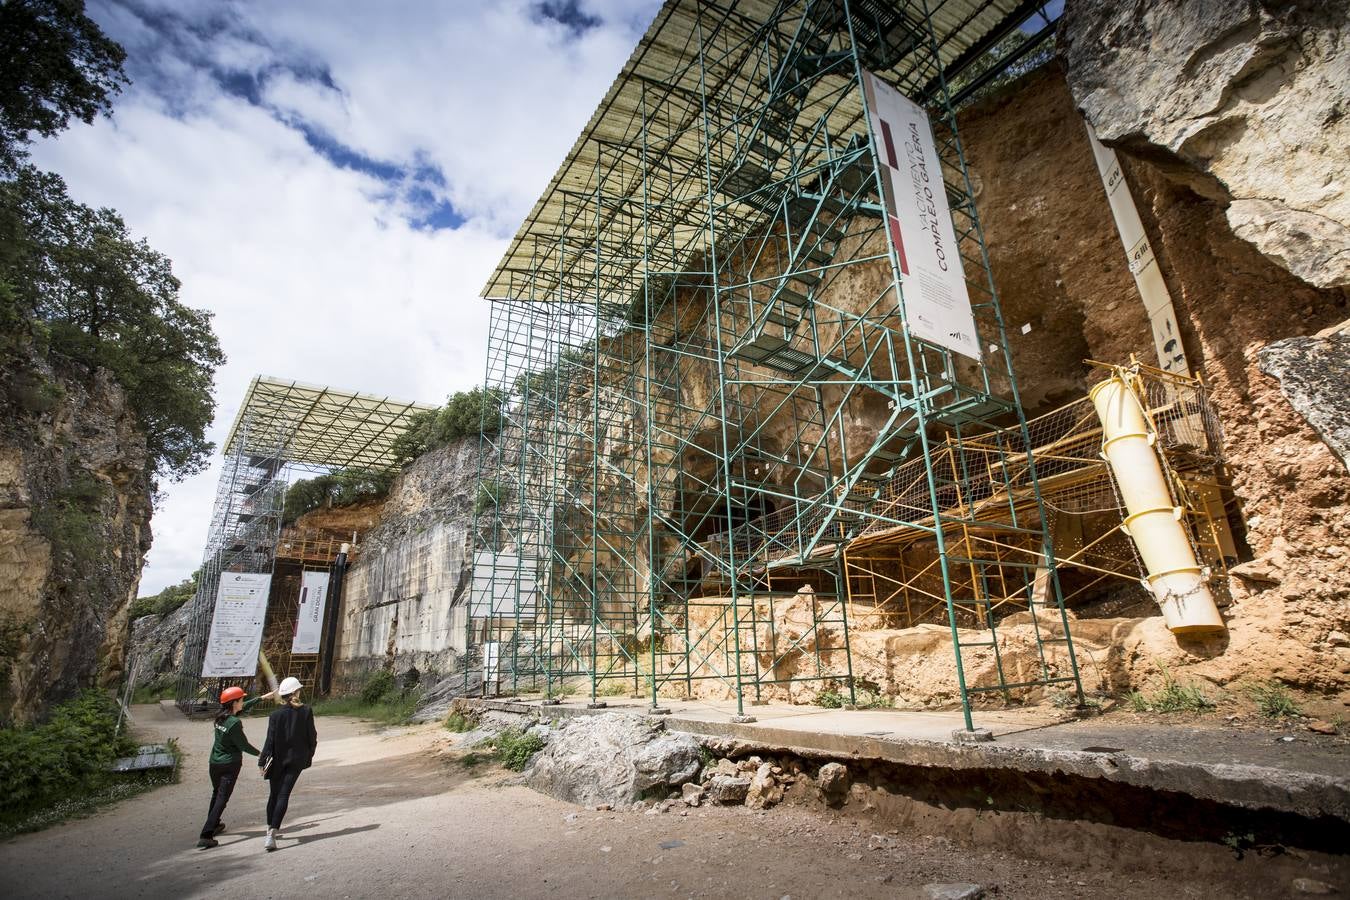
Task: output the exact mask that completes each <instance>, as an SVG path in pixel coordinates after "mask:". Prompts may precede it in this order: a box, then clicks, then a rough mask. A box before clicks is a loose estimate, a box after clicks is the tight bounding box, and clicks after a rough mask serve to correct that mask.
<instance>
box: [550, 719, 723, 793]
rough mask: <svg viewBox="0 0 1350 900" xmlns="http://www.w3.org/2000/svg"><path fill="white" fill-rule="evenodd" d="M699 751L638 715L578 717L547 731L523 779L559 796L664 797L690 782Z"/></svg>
mask: <svg viewBox="0 0 1350 900" xmlns="http://www.w3.org/2000/svg"><path fill="white" fill-rule="evenodd" d="M699 752H700V748H699V743H698V741H697V740H695V739H694V737H693V736H691V735H688V734H683V733H678V732H667V731H665V730H664V729H663V728H662V727H661V726H660V725H659V724H652V723H651V722H650V721H649V720H647V719H646V718H643V717H641V716H632V715H623V714H621V713H611V714H607V715H599V716H581V717H577V718H575V719H569V720H567V721H566V722H564V723H563V724H562V726H561V727H559V728H557V729H556V730H555V731H554V732H553V734H552V737H551V738H550V740H549V743H548V747H547V748H546V749H545V750H544V751H543V752H542V753H541V754H540V755H539V757H538V758H537V759H536V760H535V762H534V765H533V766H531V767H530V770H529V771H528V772H526V780H527V781H528V782H529V784H530V786H531V787H533V788H535V789H536V790H540V791H543V792H544V793H546V794H552V795H553V796H555V797H557V798H559V799H561V800H567V801H569V802H572V803H580V804H586V805H595V804H597V803H609V804H612V805H613V806H615V807H621V806H627V805H631V804H633V803H636V802H637V801H638V800H642V799H646V798H645V797H644V795H645V794H648V793H649V792H655V793H656V794H658V795H659V799H664V798H665V796H666V794H667V793H668V792H670V791H671V790H679V789H680V786H681V785H683V784H684V783H685V782H688V781H692V780H693V779H694V778H695V777H696V776H697V775H698V770H699V767H700V755H699ZM745 783H746V787H747V788H748V787H749V781H748V780H746V782H745ZM710 791H711V788H710ZM741 796H742V798H744V796H745V795H744V793H742V795H741Z"/></svg>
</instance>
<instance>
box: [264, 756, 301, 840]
mask: <svg viewBox="0 0 1350 900" xmlns="http://www.w3.org/2000/svg"><path fill="white" fill-rule="evenodd" d="M300 772H301V770H300V769H282V770H281V771H280V772H273V773H272V777H270V778H269V779H268V780H267V784H268V787H269V788H270V792H269V793H268V795H267V827H268V828H280V827H281V820H282V819H284V818H286V807H287V806H288V805H289V804H290V802H291V789H292V788H294V787H295V782H296V781H298V780H299V778H300Z"/></svg>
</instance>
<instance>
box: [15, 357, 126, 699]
mask: <svg viewBox="0 0 1350 900" xmlns="http://www.w3.org/2000/svg"><path fill="white" fill-rule="evenodd" d="M0 376H3V377H0V719H7V718H8V719H14V720H18V721H27V720H31V719H33V718H35V717H37V716H40V715H41V714H42V713H43V711H44V710H45V709H46V708H47V707H48V706H49V705H50V704H52V703H55V702H58V701H60V700H62V699H65V698H67V697H69V696H71V695H72V694H74V693H75V692H76V691H78V690H79V689H81V688H84V687H91V686H93V685H95V684H115V683H116V681H117V679H118V677H119V676H120V674H121V671H122V667H123V654H124V650H125V646H126V641H127V634H128V622H127V609H128V607H129V606H130V604H131V601H132V600H133V599H134V598H135V596H136V588H137V585H138V584H139V582H140V575H141V565H142V561H143V559H144V557H145V553H146V551H147V550H148V549H149V547H150V511H151V503H150V495H151V485H150V479H149V475H148V473H147V469H146V461H147V457H146V448H145V439H144V437H143V435H142V434H141V433H140V431H139V430H138V428H137V423H136V418H135V415H134V414H133V413H132V412H131V410H130V408H129V406H128V403H127V398H126V395H125V394H124V393H123V392H122V390H121V388H120V387H118V386H117V384H116V383H115V382H113V380H112V379H111V378H110V377H109V376H108V375H107V373H106V372H102V371H99V372H97V373H94V374H92V375H88V376H86V375H82V374H76V373H65V372H57V371H54V370H52V369H51V368H49V367H48V366H46V365H45V364H43V363H41V362H38V361H33V360H30V361H28V363H27V364H25V365H22V366H15V367H10V368H6V370H5V371H4V372H3V373H0Z"/></svg>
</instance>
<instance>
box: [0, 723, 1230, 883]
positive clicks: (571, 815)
mask: <svg viewBox="0 0 1350 900" xmlns="http://www.w3.org/2000/svg"><path fill="white" fill-rule="evenodd" d="M136 720H137V725H138V733H139V735H140V736H142V737H143V738H145V739H155V738H158V739H163V738H167V737H176V738H177V739H178V740H179V742H180V744H181V746H182V747H183V749H184V750H185V751H186V760H185V767H184V773H183V779H182V781H181V783H180V784H176V785H172V786H169V787H165V788H160V789H157V790H155V791H153V792H151V793H149V794H146V795H143V796H140V797H136V798H134V799H132V800H129V801H126V802H124V803H122V804H120V805H118V806H115V807H112V808H109V809H105V810H103V811H101V812H99V813H97V814H96V815H94V816H91V817H89V818H87V819H82V820H77V821H73V822H68V823H66V824H64V825H60V826H57V827H55V828H51V829H49V830H47V831H44V832H40V833H37V834H30V835H23V836H20V837H18V838H15V839H12V840H10V841H7V842H5V843H3V844H0V894H3V895H5V896H7V897H79V898H84V897H206V896H210V897H213V898H230V897H249V898H257V897H353V898H363V897H379V898H382V900H383V898H394V897H473V898H492V897H506V898H513V900H520V898H524V897H534V896H545V895H547V896H551V897H638V896H642V897H728V898H731V897H763V898H770V900H773V898H782V897H785V896H790V897H793V898H796V900H801V898H807V897H849V898H867V897H891V898H894V897H925V896H927V894H926V893H925V892H924V889H923V888H924V885H926V884H931V883H935V882H973V883H977V884H980V885H983V886H985V887H986V889H988V890H989V892H990V895H992V896H997V897H1000V898H1004V897H1008V898H1021V897H1027V898H1031V897H1035V898H1057V897H1065V898H1068V897H1075V898H1077V897H1141V898H1142V897H1149V898H1152V897H1159V896H1167V897H1211V896H1227V897H1234V896H1247V895H1248V894H1247V893H1246V891H1247V890H1248V888H1247V887H1246V886H1244V885H1243V884H1242V883H1240V882H1239V879H1238V878H1237V877H1236V873H1235V877H1234V878H1233V879H1232V882H1233V883H1228V884H1221V883H1217V882H1216V881H1215V880H1214V879H1213V878H1205V879H1198V878H1197V879H1195V880H1191V881H1188V880H1186V879H1185V878H1180V879H1179V878H1177V877H1175V876H1174V875H1169V876H1166V877H1161V876H1158V875H1156V874H1150V873H1140V872H1131V871H1129V863H1128V860H1119V861H1113V860H1111V859H1110V856H1109V850H1108V851H1107V854H1101V853H1095V854H1085V856H1084V866H1083V867H1082V868H1072V869H1066V868H1064V867H1063V866H1062V865H1057V866H1053V867H1052V866H1047V865H1046V864H1044V863H1041V862H1037V861H1028V860H1024V859H1019V858H1016V857H1013V856H1011V855H1006V854H1001V853H998V852H992V851H980V850H970V849H966V848H958V847H955V846H953V845H952V844H950V843H948V842H946V841H945V840H943V839H941V838H931V837H927V838H926V837H915V836H914V835H911V834H903V833H900V832H894V833H892V832H886V833H882V834H874V833H873V830H872V829H873V828H875V827H876V826H875V825H868V824H866V823H865V822H858V821H854V820H851V819H849V818H847V817H845V816H841V815H837V814H824V815H822V814H820V813H818V812H813V811H810V810H804V809H793V808H781V807H780V808H778V809H775V810H772V811H770V812H768V813H755V812H750V811H748V810H744V809H740V808H737V809H707V808H700V809H692V810H688V811H686V814H685V815H680V814H678V813H666V814H661V815H647V814H644V813H639V812H596V811H592V810H583V809H578V808H577V807H574V806H570V805H568V804H565V803H561V802H559V801H556V800H553V799H552V798H549V797H544V796H541V795H539V794H536V793H535V792H533V791H531V790H529V789H528V788H525V787H521V786H518V785H513V784H510V783H509V781H510V778H509V773H504V772H503V771H502V770H500V769H495V768H492V767H490V766H489V767H478V768H476V769H473V770H470V769H466V768H465V767H464V766H463V765H461V764H460V763H459V762H458V761H455V760H453V759H452V758H451V757H452V756H453V754H447V755H437V754H436V753H433V752H431V749H432V747H433V745H434V744H435V743H436V742H438V741H441V742H443V741H444V740H445V738H446V733H445V732H444V731H443V730H441V729H439V728H437V727H435V726H421V727H416V728H399V729H384V730H378V729H376V728H374V727H373V726H370V725H367V724H365V723H361V722H358V721H355V720H351V719H337V718H326V717H325V718H320V719H319V723H318V724H319V738H320V741H319V752H318V755H317V757H316V758H315V764H314V767H313V768H312V769H310V770H309V771H308V772H306V773H305V775H304V776H303V777H302V778H301V780H300V783H299V786H298V787H297V789H296V793H295V795H294V797H293V798H292V801H291V808H290V814H289V816H288V820H287V823H286V827H285V829H284V837H283V840H282V841H281V842H280V846H281V849H280V850H279V851H278V852H276V853H270V854H269V853H265V852H263V849H262V835H263V827H262V825H261V819H262V814H263V807H264V804H265V801H266V790H265V785H264V782H263V781H262V780H261V779H259V778H257V777H256V776H255V775H254V774H253V773H254V771H255V770H253V769H252V768H251V766H249V765H248V764H247V762H246V766H245V770H244V774H245V777H242V778H241V780H240V785H239V787H238V789H237V790H236V791H235V794H234V798H233V800H231V802H230V807H229V810H228V811H227V814H226V817H225V821H226V822H227V824H228V826H229V828H228V830H227V831H226V832H225V834H223V835H222V836H221V838H220V841H221V843H220V846H219V847H217V848H215V849H213V850H207V851H199V850H197V849H195V847H194V845H195V842H196V837H197V831H198V829H199V828H200V827H201V822H202V819H203V818H204V816H205V812H206V802H207V800H208V798H209V795H210V785H209V783H208V781H207V779H206V763H205V756H206V752H207V750H208V749H209V745H210V733H209V729H210V725H209V723H205V722H188V721H186V720H184V719H181V718H171V717H169V716H167V715H165V714H163V713H161V712H160V711H159V709H158V708H156V707H138V708H137V710H136ZM245 725H246V730H247V731H248V733H249V736H250V738H251V739H252V740H253V741H254V743H255V744H257V743H261V739H262V737H263V729H264V727H265V723H264V722H263V720H261V719H249V720H246V723H245ZM503 782H507V783H503Z"/></svg>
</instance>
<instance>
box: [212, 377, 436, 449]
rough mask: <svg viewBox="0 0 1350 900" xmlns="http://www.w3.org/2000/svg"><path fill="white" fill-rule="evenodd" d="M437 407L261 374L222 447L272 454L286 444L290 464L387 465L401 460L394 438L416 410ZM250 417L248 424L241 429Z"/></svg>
mask: <svg viewBox="0 0 1350 900" xmlns="http://www.w3.org/2000/svg"><path fill="white" fill-rule="evenodd" d="M435 408H436V407H434V406H429V405H427V404H425V403H410V402H407V401H404V400H394V399H392V398H390V397H378V396H375V395H373V394H358V393H355V392H353V391H342V390H337V389H335V388H331V387H323V386H321V385H316V384H305V383H303V382H300V381H289V380H286V379H284V378H272V377H269V376H267V375H259V376H257V377H256V378H254V379H253V381H252V382H251V383H250V384H249V386H248V392H247V393H246V394H245V395H244V402H243V403H242V404H240V407H239V412H238V414H237V415H236V416H235V417H234V424H233V425H231V426H230V434H229V437H227V438H226V439H225V445H224V448H225V449H224V452H225V454H226V455H229V454H230V453H233V452H236V451H238V452H242V453H252V454H260V455H264V456H271V455H272V454H274V453H275V452H276V448H277V447H278V446H284V447H285V450H284V452H283V454H282V456H283V459H284V460H285V461H286V462H288V463H298V464H300V465H307V466H321V467H332V468H358V469H371V470H381V469H387V468H390V467H392V466H394V465H396V464H397V463H398V460H397V459H395V458H394V455H393V453H392V449H393V442H394V439H395V438H397V437H398V436H399V435H400V434H402V433H403V432H404V431H406V430H407V428H408V420H409V419H410V417H411V416H412V415H413V413H416V412H419V411H422V410H431V409H435ZM246 419H247V421H248V428H247V429H246V431H245V432H243V433H241V431H240V427H241V425H242V423H243V422H244V421H245V420H246ZM237 443H243V446H236V444H237Z"/></svg>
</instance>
